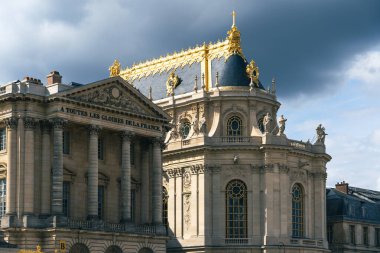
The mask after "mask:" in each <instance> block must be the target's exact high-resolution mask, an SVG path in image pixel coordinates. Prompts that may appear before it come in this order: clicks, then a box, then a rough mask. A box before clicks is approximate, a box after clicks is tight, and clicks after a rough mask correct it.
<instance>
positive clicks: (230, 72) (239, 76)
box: [219, 54, 263, 89]
mask: <svg viewBox="0 0 380 253" xmlns="http://www.w3.org/2000/svg"><path fill="white" fill-rule="evenodd" d="M246 68H247V62H246V61H245V60H244V59H243V58H242V57H241V56H240V55H238V54H234V55H231V56H230V57H229V58H228V59H227V61H226V62H225V63H224V64H222V66H220V69H219V71H220V72H219V86H249V84H250V82H251V80H250V79H249V78H248V76H247V73H246ZM259 88H261V89H263V86H262V85H261V83H260V81H259Z"/></svg>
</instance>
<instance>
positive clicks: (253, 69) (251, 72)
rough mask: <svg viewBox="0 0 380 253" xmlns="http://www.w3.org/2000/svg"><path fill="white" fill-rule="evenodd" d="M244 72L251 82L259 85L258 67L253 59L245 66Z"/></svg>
mask: <svg viewBox="0 0 380 253" xmlns="http://www.w3.org/2000/svg"><path fill="white" fill-rule="evenodd" d="M245 72H246V73H247V76H248V77H249V78H250V79H251V82H254V83H255V84H256V86H257V87H258V86H259V75H260V72H259V67H257V66H256V63H255V61H254V60H252V61H251V62H250V63H249V64H248V65H247V67H246V69H245Z"/></svg>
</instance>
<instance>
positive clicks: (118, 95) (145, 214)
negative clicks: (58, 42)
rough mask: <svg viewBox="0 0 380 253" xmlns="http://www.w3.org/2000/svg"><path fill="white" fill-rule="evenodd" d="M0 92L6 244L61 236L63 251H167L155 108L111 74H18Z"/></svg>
mask: <svg viewBox="0 0 380 253" xmlns="http://www.w3.org/2000/svg"><path fill="white" fill-rule="evenodd" d="M57 73H58V72H52V75H54V74H57ZM58 75H59V73H58ZM58 80H59V79H58ZM1 92H2V93H1V94H0V100H1V105H0V121H1V124H0V128H1V129H2V131H5V134H4V135H3V136H5V137H4V139H2V141H3V142H5V147H4V148H3V150H2V151H1V153H0V165H1V166H2V168H3V170H2V172H1V173H0V177H1V178H0V180H1V179H3V181H2V182H6V204H5V212H4V213H3V217H2V220H1V227H2V229H3V231H4V236H5V239H6V241H8V242H10V243H12V244H16V245H18V246H19V248H21V249H35V247H36V245H37V244H39V245H40V246H41V248H42V251H44V252H53V250H54V249H56V248H58V247H59V245H60V242H64V244H65V245H66V249H67V252H71V253H75V252H96V253H97V252H99V253H100V252H108V253H109V252H131V253H132V252H166V245H165V243H166V239H167V236H166V229H165V227H164V226H163V225H162V207H161V205H162V194H161V193H162V183H161V182H162V181H161V180H160V179H161V178H162V160H161V155H162V146H161V144H160V143H161V142H162V141H161V138H162V135H163V133H164V132H165V129H166V128H167V125H168V122H169V116H168V115H167V114H166V113H165V112H164V111H162V110H161V109H160V108H159V107H157V106H156V105H154V104H153V103H152V102H151V101H149V100H148V99H147V98H145V97H144V96H143V95H142V94H141V93H140V92H138V91H137V90H136V89H135V88H133V87H132V86H131V85H130V84H128V83H127V82H125V81H124V80H122V79H121V78H119V77H114V78H109V79H105V80H103V81H99V82H95V83H92V84H88V85H65V84H61V83H49V84H48V85H46V86H45V85H43V84H42V83H41V82H40V81H39V80H36V79H32V78H26V79H24V80H23V81H18V82H14V83H9V84H6V85H3V86H2V88H1ZM4 179H6V181H4Z"/></svg>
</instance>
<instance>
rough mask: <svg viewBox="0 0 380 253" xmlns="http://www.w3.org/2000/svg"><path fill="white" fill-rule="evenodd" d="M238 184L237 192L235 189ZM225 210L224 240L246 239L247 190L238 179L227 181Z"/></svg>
mask: <svg viewBox="0 0 380 253" xmlns="http://www.w3.org/2000/svg"><path fill="white" fill-rule="evenodd" d="M238 185H239V187H240V192H239V193H237V192H236V191H235V190H237V188H235V187H236V186H238ZM239 195H240V197H239ZM225 212H226V213H225V215H226V217H225V226H226V227H225V229H226V231H225V236H226V240H231V239H232V240H234V239H247V238H248V191H247V185H246V184H245V183H244V182H243V181H242V180H240V179H233V180H231V181H229V182H228V183H227V185H226V187H225ZM231 212H232V213H231Z"/></svg>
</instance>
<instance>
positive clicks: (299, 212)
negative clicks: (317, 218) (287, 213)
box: [292, 184, 304, 238]
mask: <svg viewBox="0 0 380 253" xmlns="http://www.w3.org/2000/svg"><path fill="white" fill-rule="evenodd" d="M303 219H304V194H303V190H302V186H301V185H299V184H295V185H294V186H293V189H292V236H293V237H296V238H301V237H303V231H304V224H303Z"/></svg>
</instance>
